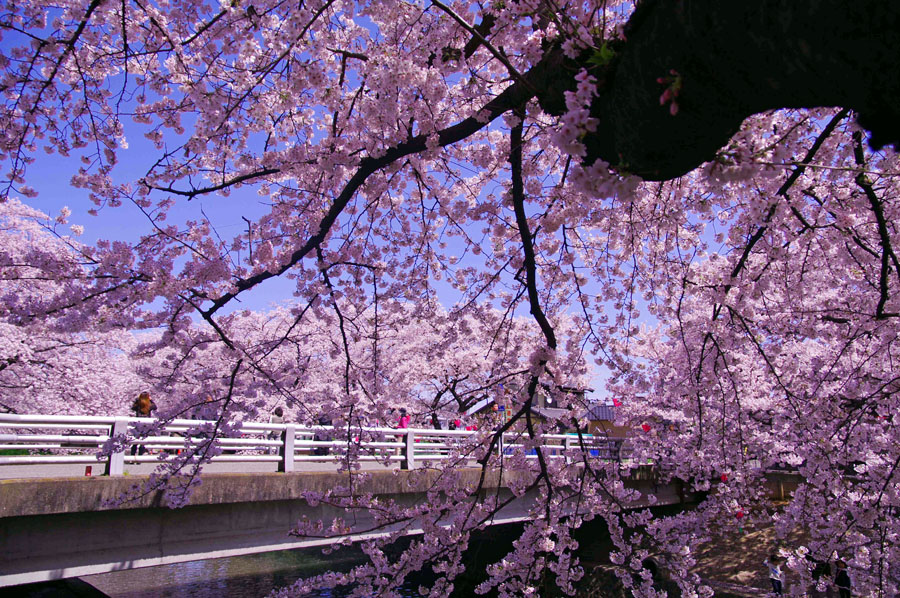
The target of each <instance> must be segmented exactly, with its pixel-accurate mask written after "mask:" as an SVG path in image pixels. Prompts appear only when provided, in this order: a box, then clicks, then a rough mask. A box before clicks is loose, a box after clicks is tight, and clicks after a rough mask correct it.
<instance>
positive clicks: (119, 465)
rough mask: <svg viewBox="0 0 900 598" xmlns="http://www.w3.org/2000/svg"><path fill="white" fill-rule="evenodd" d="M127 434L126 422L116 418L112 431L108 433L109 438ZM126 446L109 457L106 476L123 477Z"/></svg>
mask: <svg viewBox="0 0 900 598" xmlns="http://www.w3.org/2000/svg"><path fill="white" fill-rule="evenodd" d="M127 433H128V420H127V419H124V418H118V419H116V421H115V422H113V425H112V429H110V431H109V437H110V438H113V437H115V436H124V435H125V434H127ZM126 448H128V447H127V446H126V445H122V450H120V451H117V452H115V453H111V454H110V455H109V459H108V460H107V461H106V475H110V476H113V475H124V474H125V449H126Z"/></svg>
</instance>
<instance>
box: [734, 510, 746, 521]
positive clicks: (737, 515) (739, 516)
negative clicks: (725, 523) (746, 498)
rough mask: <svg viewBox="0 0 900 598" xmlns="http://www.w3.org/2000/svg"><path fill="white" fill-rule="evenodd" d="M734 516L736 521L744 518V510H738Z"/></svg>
mask: <svg viewBox="0 0 900 598" xmlns="http://www.w3.org/2000/svg"><path fill="white" fill-rule="evenodd" d="M734 516H735V517H737V518H738V519H741V518H743V517H744V509H740V510H738V512H737V513H735V514H734Z"/></svg>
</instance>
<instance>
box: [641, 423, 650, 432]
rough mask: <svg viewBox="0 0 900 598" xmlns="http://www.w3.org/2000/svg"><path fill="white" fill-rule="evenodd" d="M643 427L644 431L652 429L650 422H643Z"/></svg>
mask: <svg viewBox="0 0 900 598" xmlns="http://www.w3.org/2000/svg"><path fill="white" fill-rule="evenodd" d="M641 429H642V430H643V431H644V432H649V431H650V424H642V425H641Z"/></svg>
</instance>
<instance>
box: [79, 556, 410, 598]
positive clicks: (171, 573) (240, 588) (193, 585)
mask: <svg viewBox="0 0 900 598" xmlns="http://www.w3.org/2000/svg"><path fill="white" fill-rule="evenodd" d="M364 560H365V557H364V556H363V555H362V553H361V552H359V551H358V550H354V551H348V554H343V555H339V556H336V555H331V556H329V557H327V559H326V557H324V556H323V555H322V553H321V551H318V550H313V549H303V550H284V551H280V552H269V553H265V554H254V555H246V556H239V557H231V558H221V559H211V560H206V561H192V562H189V563H176V564H173V565H161V566H159V567H146V568H143V569H132V570H127V571H116V572H114V573H104V574H101V575H90V576H86V577H84V578H82V579H84V581H86V582H88V583H90V584H91V585H93V586H94V587H96V588H97V589H98V590H100V591H102V592H104V593H105V594H107V595H108V596H110V597H111V598H223V597H228V598H232V597H234V598H244V597H247V598H250V597H258V596H265V595H267V594H268V593H269V592H271V591H272V590H274V589H276V588H280V587H284V586H287V585H290V584H292V583H293V582H295V581H297V580H298V579H301V578H304V577H309V576H312V575H315V574H317V573H321V572H322V571H324V570H331V571H346V570H348V569H350V568H351V567H353V566H354V565H358V564H360V563H362V562H364ZM410 585H412V584H410ZM416 588H418V585H416ZM416 588H412V587H410V588H405V587H404V588H401V589H400V592H401V594H402V595H403V596H409V597H412V596H418V595H419V594H418V591H417V590H416ZM345 594H346V593H345V592H341V591H332V590H327V589H323V590H321V591H320V592H319V593H318V594H315V596H317V598H338V597H340V596H344V595H345Z"/></svg>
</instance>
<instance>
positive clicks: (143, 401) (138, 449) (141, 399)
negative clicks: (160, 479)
mask: <svg viewBox="0 0 900 598" xmlns="http://www.w3.org/2000/svg"><path fill="white" fill-rule="evenodd" d="M131 410H132V411H133V412H134V415H135V417H151V416H152V415H153V412H154V411H156V403H155V402H153V399H151V398H150V393H149V392H146V391H144V392H142V393H141V394H139V395H138V398H136V399H135V400H134V403H132V404H131ZM146 452H147V447H146V446H144V445H143V444H141V445H140V446H138V445H137V444H132V445H131V454H132V455H134V454H135V453H137V454H139V455H143V454H145V453H146Z"/></svg>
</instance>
